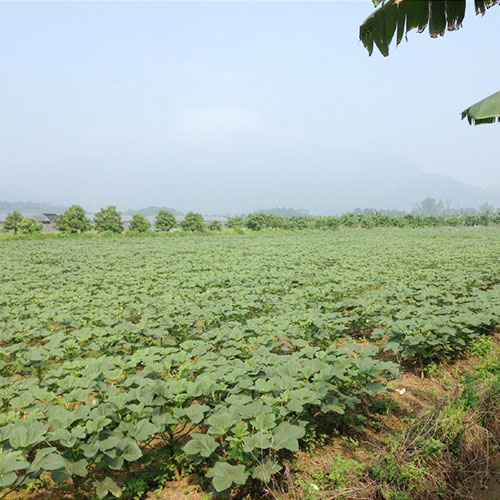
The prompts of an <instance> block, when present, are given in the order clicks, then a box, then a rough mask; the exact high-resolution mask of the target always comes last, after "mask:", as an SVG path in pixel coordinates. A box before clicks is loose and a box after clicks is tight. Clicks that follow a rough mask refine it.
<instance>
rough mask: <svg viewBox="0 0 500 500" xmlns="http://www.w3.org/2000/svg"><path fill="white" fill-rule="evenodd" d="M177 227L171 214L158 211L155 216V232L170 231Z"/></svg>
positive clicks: (165, 211)
mask: <svg viewBox="0 0 500 500" xmlns="http://www.w3.org/2000/svg"><path fill="white" fill-rule="evenodd" d="M176 226H177V221H176V220H175V216H174V214H173V213H172V212H169V211H167V210H160V211H159V212H158V214H157V215H156V222H155V228H156V230H157V231H170V230H171V229H173V228H174V227H176Z"/></svg>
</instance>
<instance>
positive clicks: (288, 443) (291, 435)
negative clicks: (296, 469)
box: [271, 422, 306, 451]
mask: <svg viewBox="0 0 500 500" xmlns="http://www.w3.org/2000/svg"><path fill="white" fill-rule="evenodd" d="M305 432H306V430H305V428H304V427H301V426H298V425H292V424H290V423H288V422H281V424H279V425H278V427H276V428H275V429H274V430H273V437H272V442H271V448H272V449H273V450H282V449H286V450H290V451H297V450H298V449H299V441H298V440H299V439H300V438H301V437H303V436H304V434H305Z"/></svg>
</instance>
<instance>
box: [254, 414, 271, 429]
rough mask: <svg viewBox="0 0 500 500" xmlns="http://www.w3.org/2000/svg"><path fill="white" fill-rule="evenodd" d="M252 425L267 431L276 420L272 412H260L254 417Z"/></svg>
mask: <svg viewBox="0 0 500 500" xmlns="http://www.w3.org/2000/svg"><path fill="white" fill-rule="evenodd" d="M252 425H253V426H254V427H255V429H257V430H259V431H267V430H269V429H272V428H273V427H274V426H275V425H276V420H275V418H274V415H273V414H272V413H261V414H260V415H257V416H256V417H255V419H254V420H253V421H252Z"/></svg>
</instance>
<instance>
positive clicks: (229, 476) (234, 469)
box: [206, 462, 246, 493]
mask: <svg viewBox="0 0 500 500" xmlns="http://www.w3.org/2000/svg"><path fill="white" fill-rule="evenodd" d="M206 477H211V478H212V485H213V487H214V488H215V491H217V492H218V493H220V492H221V491H225V490H227V489H229V488H231V486H232V485H233V484H239V485H242V484H245V482H246V477H245V466H244V465H230V464H228V463H227V462H217V463H216V464H215V465H214V467H213V468H212V469H210V470H209V471H208V472H207V473H206Z"/></svg>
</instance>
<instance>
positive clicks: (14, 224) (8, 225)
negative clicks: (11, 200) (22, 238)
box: [2, 211, 24, 233]
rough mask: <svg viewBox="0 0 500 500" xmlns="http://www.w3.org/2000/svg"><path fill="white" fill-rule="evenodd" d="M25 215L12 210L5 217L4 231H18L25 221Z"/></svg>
mask: <svg viewBox="0 0 500 500" xmlns="http://www.w3.org/2000/svg"><path fill="white" fill-rule="evenodd" d="M23 219H24V217H23V216H22V215H21V213H20V212H17V211H15V212H12V213H10V214H8V215H7V218H6V219H5V223H4V225H3V227H2V231H4V232H6V233H8V232H9V231H13V232H14V233H17V231H18V230H19V225H20V224H21V222H22V221H23Z"/></svg>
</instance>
